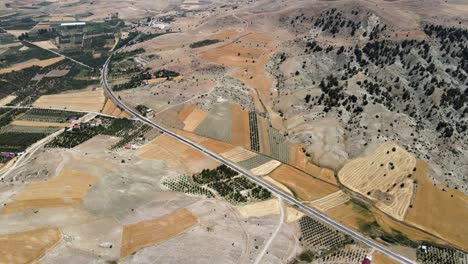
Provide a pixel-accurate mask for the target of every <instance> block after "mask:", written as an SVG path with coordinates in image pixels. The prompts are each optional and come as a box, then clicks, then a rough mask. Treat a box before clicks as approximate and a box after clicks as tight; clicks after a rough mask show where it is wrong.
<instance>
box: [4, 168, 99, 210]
mask: <svg viewBox="0 0 468 264" xmlns="http://www.w3.org/2000/svg"><path fill="white" fill-rule="evenodd" d="M96 180H97V178H96V177H95V176H92V175H89V174H86V173H82V172H80V171H76V170H71V169H63V170H62V172H61V173H60V175H59V176H57V177H54V178H51V179H49V180H47V181H38V182H32V183H30V184H29V185H28V186H26V187H25V188H24V189H22V190H21V191H19V192H18V193H17V194H16V195H15V196H14V197H13V200H12V201H11V202H9V203H7V205H6V206H5V207H4V208H3V210H2V214H8V213H14V212H19V211H24V210H28V209H35V208H46V207H60V206H73V205H80V204H81V203H82V202H83V200H82V199H83V197H84V195H85V194H86V192H87V191H88V189H89V188H90V187H91V185H92V184H94V182H96Z"/></svg>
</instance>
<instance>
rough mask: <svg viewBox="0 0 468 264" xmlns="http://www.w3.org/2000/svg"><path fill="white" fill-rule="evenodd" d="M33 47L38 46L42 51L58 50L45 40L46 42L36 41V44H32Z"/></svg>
mask: <svg viewBox="0 0 468 264" xmlns="http://www.w3.org/2000/svg"><path fill="white" fill-rule="evenodd" d="M33 44H34V45H36V46H39V47H41V48H43V49H58V48H57V46H55V44H54V43H52V41H50V40H46V41H37V42H33Z"/></svg>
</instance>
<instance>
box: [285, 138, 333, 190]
mask: <svg viewBox="0 0 468 264" xmlns="http://www.w3.org/2000/svg"><path fill="white" fill-rule="evenodd" d="M288 152H289V156H288V157H289V158H288V163H289V164H290V165H291V166H293V167H295V168H298V169H300V170H303V171H305V172H306V173H308V174H310V175H312V176H314V177H317V178H319V179H322V180H324V181H326V182H329V183H331V184H334V185H338V182H337V180H336V177H335V173H334V172H333V171H332V170H330V169H327V168H321V167H319V166H317V165H315V164H313V163H311V162H310V161H309V159H308V157H307V156H306V154H305V153H304V152H303V151H302V144H290V145H289V146H288Z"/></svg>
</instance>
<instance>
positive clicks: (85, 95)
mask: <svg viewBox="0 0 468 264" xmlns="http://www.w3.org/2000/svg"><path fill="white" fill-rule="evenodd" d="M104 102H105V97H104V92H103V91H102V90H98V91H87V92H76V93H64V94H53V95H43V96H41V97H39V99H37V101H36V102H34V103H33V106H35V107H44V108H49V107H50V108H62V109H69V110H78V111H94V112H99V111H100V110H101V109H102V108H103V105H104Z"/></svg>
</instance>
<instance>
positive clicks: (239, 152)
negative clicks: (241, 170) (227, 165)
mask: <svg viewBox="0 0 468 264" xmlns="http://www.w3.org/2000/svg"><path fill="white" fill-rule="evenodd" d="M221 156H223V157H224V158H226V159H228V160H230V161H232V162H236V163H237V162H241V161H245V160H248V159H251V158H253V157H255V156H257V153H255V152H252V151H250V150H246V149H244V148H241V147H236V148H233V149H231V150H229V151H226V152H224V153H221Z"/></svg>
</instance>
